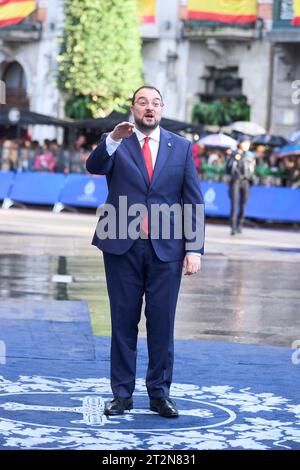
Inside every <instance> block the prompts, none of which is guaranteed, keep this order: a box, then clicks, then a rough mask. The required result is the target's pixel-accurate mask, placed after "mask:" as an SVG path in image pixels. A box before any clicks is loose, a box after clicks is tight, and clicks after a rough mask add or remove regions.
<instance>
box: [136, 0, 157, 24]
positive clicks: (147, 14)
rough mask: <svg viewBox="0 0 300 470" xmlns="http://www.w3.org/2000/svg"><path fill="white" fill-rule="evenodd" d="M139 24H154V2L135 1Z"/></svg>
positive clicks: (150, 0)
mask: <svg viewBox="0 0 300 470" xmlns="http://www.w3.org/2000/svg"><path fill="white" fill-rule="evenodd" d="M136 2H137V9H138V15H139V18H140V22H141V23H155V10H156V0H136Z"/></svg>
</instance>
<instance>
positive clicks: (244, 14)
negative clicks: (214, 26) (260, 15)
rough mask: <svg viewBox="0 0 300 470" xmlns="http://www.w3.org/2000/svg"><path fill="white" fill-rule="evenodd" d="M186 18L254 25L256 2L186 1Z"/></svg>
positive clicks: (244, 0) (254, 0) (223, 0)
mask: <svg viewBox="0 0 300 470" xmlns="http://www.w3.org/2000/svg"><path fill="white" fill-rule="evenodd" d="M187 18H188V19H190V20H199V21H214V22H220V23H254V22H255V20H256V0H188V12H187Z"/></svg>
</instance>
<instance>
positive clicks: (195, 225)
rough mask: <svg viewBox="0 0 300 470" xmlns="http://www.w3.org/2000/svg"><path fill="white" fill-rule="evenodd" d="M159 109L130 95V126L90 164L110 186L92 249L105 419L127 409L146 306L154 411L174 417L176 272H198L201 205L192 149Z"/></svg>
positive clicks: (153, 95)
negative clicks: (97, 262)
mask: <svg viewBox="0 0 300 470" xmlns="http://www.w3.org/2000/svg"><path fill="white" fill-rule="evenodd" d="M162 108H163V99H162V96H161V93H160V92H159V90H157V89H156V88H155V87H152V86H142V87H141V88H139V89H138V90H136V92H135V93H134V95H133V98H132V106H131V112H132V115H133V117H134V123H130V122H122V123H120V124H118V125H117V126H116V127H115V128H114V129H113V131H112V132H111V133H110V134H106V135H103V136H102V138H101V140H100V143H99V145H98V146H97V147H96V149H95V150H94V151H93V152H92V153H91V155H90V156H89V158H88V160H87V163H86V167H87V170H88V171H89V172H90V173H92V174H100V175H102V174H104V175H106V178H107V183H108V197H107V200H106V204H105V205H104V206H103V207H102V208H101V214H100V219H99V222H98V225H97V229H96V232H95V235H94V238H93V242H92V243H93V245H95V246H97V247H98V248H99V249H100V250H102V252H103V258H104V265H105V273H106V281H107V289H108V295H109V300H110V310H111V322H112V339H111V388H112V392H113V400H112V401H111V402H109V403H107V404H106V408H105V414H106V415H108V416H110V415H118V414H122V413H124V411H125V410H130V409H132V407H133V401H132V394H133V391H134V387H135V376H136V355H137V351H136V347H137V336H138V323H139V321H140V316H141V310H142V303H143V297H145V316H146V327H147V344H148V354H149V362H148V369H147V376H146V386H147V391H148V394H149V398H150V409H151V410H152V411H155V412H157V413H159V414H160V415H161V416H164V417H177V416H178V410H177V408H176V404H175V402H174V401H173V400H172V399H171V398H170V397H169V390H170V386H171V382H172V372H173V357H174V339H173V338H174V318H175V310H176V304H177V297H178V292H179V287H180V281H181V277H182V269H183V270H184V274H187V275H191V274H194V273H196V272H197V271H199V270H200V265H201V255H202V254H203V243H204V205H203V197H202V194H201V190H200V185H199V179H198V176H197V173H196V169H195V165H194V162H193V157H192V151H191V143H190V142H189V141H188V140H186V139H184V138H183V137H180V136H178V135H175V134H173V133H171V132H168V131H166V130H165V129H163V128H161V127H160V126H159V123H160V121H161V115H162ZM125 209H126V214H125V212H124V211H125ZM178 209H180V210H181V211H180V210H178ZM124 214H125V216H124ZM137 214H138V216H137ZM157 214H158V215H157ZM162 219H163V220H162ZM166 221H167V222H168V223H169V224H168V229H167V230H165V227H164V225H163V224H164V223H165V222H166ZM183 227H184V230H183Z"/></svg>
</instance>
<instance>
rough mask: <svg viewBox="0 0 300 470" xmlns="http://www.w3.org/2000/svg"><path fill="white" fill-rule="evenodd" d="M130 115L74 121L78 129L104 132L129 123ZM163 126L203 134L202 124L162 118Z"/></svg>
mask: <svg viewBox="0 0 300 470" xmlns="http://www.w3.org/2000/svg"><path fill="white" fill-rule="evenodd" d="M128 120H129V114H123V113H118V112H116V111H114V112H112V113H111V114H110V115H109V116H106V117H105V118H100V119H83V120H81V121H74V123H73V125H74V126H75V127H78V128H82V129H83V128H85V129H93V128H98V129H99V130H100V131H102V132H106V131H111V130H112V129H113V128H114V127H115V126H116V125H117V124H119V123H120V122H122V121H128ZM160 124H161V126H162V127H163V128H164V129H167V130H168V131H170V132H174V133H178V132H180V131H185V132H189V133H194V134H196V133H198V134H200V133H202V132H203V126H202V125H201V124H192V123H188V122H184V121H177V120H174V119H167V118H162V120H161V123H160Z"/></svg>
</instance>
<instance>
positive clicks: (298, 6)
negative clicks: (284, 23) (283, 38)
mask: <svg viewBox="0 0 300 470" xmlns="http://www.w3.org/2000/svg"><path fill="white" fill-rule="evenodd" d="M292 25H293V26H300V0H294V18H293V21H292Z"/></svg>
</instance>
